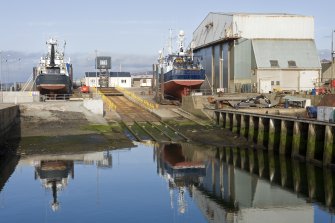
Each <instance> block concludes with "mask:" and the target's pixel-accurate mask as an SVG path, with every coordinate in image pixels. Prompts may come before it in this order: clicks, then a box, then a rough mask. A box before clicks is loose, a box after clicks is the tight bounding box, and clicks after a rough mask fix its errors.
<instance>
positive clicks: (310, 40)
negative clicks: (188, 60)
mask: <svg viewBox="0 0 335 223" xmlns="http://www.w3.org/2000/svg"><path fill="white" fill-rule="evenodd" d="M192 45H193V50H194V53H195V55H198V56H202V58H203V60H202V64H203V66H204V68H205V70H206V77H207V81H205V83H204V84H203V86H202V88H206V89H211V90H213V91H225V92H227V91H228V92H259V93H267V92H269V91H274V90H289V91H304V90H310V89H312V88H314V85H315V83H316V82H318V81H319V78H320V75H321V64H320V61H319V57H318V53H317V49H316V46H315V42H314V18H313V17H310V16H301V15H290V14H246V13H209V14H208V15H207V17H206V18H205V19H204V20H203V21H202V23H201V24H200V25H199V26H198V28H197V29H196V30H195V31H194V33H193V43H192Z"/></svg>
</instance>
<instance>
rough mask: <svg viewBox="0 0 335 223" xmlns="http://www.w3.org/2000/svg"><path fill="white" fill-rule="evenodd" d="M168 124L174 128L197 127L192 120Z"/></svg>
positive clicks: (171, 121)
mask: <svg viewBox="0 0 335 223" xmlns="http://www.w3.org/2000/svg"><path fill="white" fill-rule="evenodd" d="M166 123H167V124H169V125H172V126H180V127H183V126H195V125H196V124H195V123H194V122H193V121H191V120H183V121H174V120H169V121H166Z"/></svg>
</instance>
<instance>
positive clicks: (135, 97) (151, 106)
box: [116, 87, 159, 110]
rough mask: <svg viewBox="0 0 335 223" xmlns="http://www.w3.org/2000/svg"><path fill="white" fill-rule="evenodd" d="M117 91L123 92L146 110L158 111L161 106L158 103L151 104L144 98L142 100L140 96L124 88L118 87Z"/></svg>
mask: <svg viewBox="0 0 335 223" xmlns="http://www.w3.org/2000/svg"><path fill="white" fill-rule="evenodd" d="M116 89H117V90H118V91H120V92H122V93H123V94H124V95H126V96H127V97H128V98H130V99H131V100H133V101H134V102H135V103H137V104H139V105H141V106H144V107H145V108H147V109H149V110H152V109H158V108H159V105H158V104H157V103H153V102H150V101H148V100H145V99H143V98H141V97H140V96H138V95H136V94H135V93H133V92H130V91H128V90H126V89H124V88H121V87H116Z"/></svg>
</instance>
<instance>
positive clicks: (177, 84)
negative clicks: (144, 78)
mask: <svg viewBox="0 0 335 223" xmlns="http://www.w3.org/2000/svg"><path fill="white" fill-rule="evenodd" d="M170 39H171V34H170ZM184 39H185V34H184V31H180V32H179V35H178V40H179V41H178V42H179V46H178V51H177V52H175V53H172V47H171V46H169V51H170V52H169V53H168V55H167V56H165V57H164V56H163V52H162V51H161V52H160V57H159V63H160V66H161V68H163V76H164V79H163V83H164V96H165V98H172V99H177V100H181V99H182V96H187V95H190V93H191V91H192V90H197V89H199V88H200V86H201V85H202V83H203V82H204V80H205V70H204V69H203V67H202V66H201V64H200V57H195V56H194V55H193V52H190V51H185V49H184ZM171 42H172V41H170V43H171Z"/></svg>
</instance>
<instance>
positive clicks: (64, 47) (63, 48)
mask: <svg viewBox="0 0 335 223" xmlns="http://www.w3.org/2000/svg"><path fill="white" fill-rule="evenodd" d="M65 46H66V41H65V40H64V47H63V56H64V55H65Z"/></svg>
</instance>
